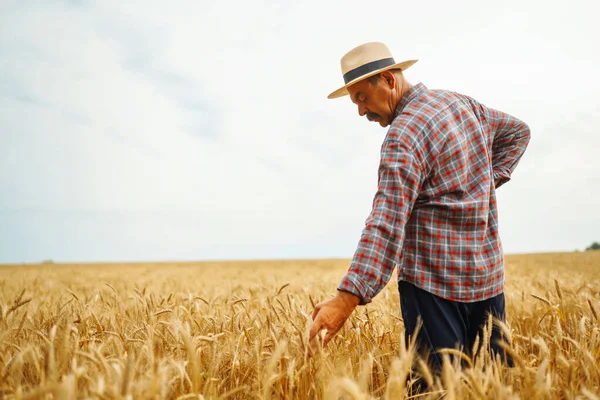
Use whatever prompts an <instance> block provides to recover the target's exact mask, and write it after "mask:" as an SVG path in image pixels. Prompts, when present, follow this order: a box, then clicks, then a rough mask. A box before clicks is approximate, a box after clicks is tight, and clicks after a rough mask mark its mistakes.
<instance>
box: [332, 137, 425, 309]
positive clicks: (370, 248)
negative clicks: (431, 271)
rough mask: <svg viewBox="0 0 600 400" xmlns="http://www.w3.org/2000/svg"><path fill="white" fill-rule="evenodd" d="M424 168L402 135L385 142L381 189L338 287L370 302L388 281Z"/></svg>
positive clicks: (380, 178)
mask: <svg viewBox="0 0 600 400" xmlns="http://www.w3.org/2000/svg"><path fill="white" fill-rule="evenodd" d="M421 177H422V169H421V167H420V163H419V162H418V160H417V159H416V157H415V155H414V152H413V150H412V149H411V148H410V145H409V144H408V143H404V142H403V141H402V140H400V139H399V138H398V137H393V138H391V139H387V140H386V141H385V142H384V144H383V145H382V149H381V160H380V165H379V172H378V184H377V192H376V194H375V198H374V200H373V208H372V211H371V213H370V215H369V217H368V218H367V220H366V222H365V227H364V229H363V231H362V235H361V238H360V240H359V243H358V247H357V249H356V252H355V254H354V257H353V259H352V262H351V264H350V267H349V269H348V272H347V273H346V275H345V276H344V278H343V279H342V281H341V283H340V285H339V286H338V290H340V291H345V292H349V293H352V294H353V295H355V296H357V297H358V298H359V299H360V302H359V304H360V305H365V304H367V303H370V302H371V300H372V298H373V297H375V296H376V295H377V294H378V293H379V292H380V291H381V290H382V289H383V288H384V287H385V285H386V284H387V283H388V281H389V279H390V277H391V275H392V273H393V270H394V265H395V263H396V262H397V259H398V256H399V253H400V249H401V248H402V242H403V240H404V227H405V225H406V223H407V221H408V219H409V218H410V213H411V211H412V208H413V205H414V203H415V201H416V199H417V196H418V194H419V190H420V187H421V184H422V179H421Z"/></svg>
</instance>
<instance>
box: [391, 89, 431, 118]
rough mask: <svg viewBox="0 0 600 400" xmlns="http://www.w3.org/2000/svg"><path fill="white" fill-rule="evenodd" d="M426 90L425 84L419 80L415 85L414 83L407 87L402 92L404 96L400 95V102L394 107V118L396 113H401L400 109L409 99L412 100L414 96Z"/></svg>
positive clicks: (401, 109)
mask: <svg viewBox="0 0 600 400" xmlns="http://www.w3.org/2000/svg"><path fill="white" fill-rule="evenodd" d="M427 90H428V89H427V86H425V85H424V84H422V83H421V82H419V83H417V84H416V85H414V86H413V87H411V88H410V89H408V91H407V92H406V93H404V96H402V98H401V99H400V102H399V103H398V106H397V107H396V112H395V113H394V118H395V117H397V116H398V115H400V114H401V113H402V111H403V110H404V108H406V106H407V105H408V104H409V103H410V102H411V101H413V100H414V99H415V98H417V97H418V96H420V95H421V94H423V93H425V92H426V91H427Z"/></svg>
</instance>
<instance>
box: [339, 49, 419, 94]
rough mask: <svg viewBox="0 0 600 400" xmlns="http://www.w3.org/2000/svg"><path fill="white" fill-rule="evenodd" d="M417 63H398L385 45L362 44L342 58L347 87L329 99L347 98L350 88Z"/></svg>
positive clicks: (412, 61)
mask: <svg viewBox="0 0 600 400" xmlns="http://www.w3.org/2000/svg"><path fill="white" fill-rule="evenodd" d="M416 62H417V60H408V61H403V62H401V63H396V61H395V60H394V58H393V57H392V53H391V52H390V50H389V49H388V48H387V46H386V45H385V44H383V43H380V42H370V43H365V44H362V45H360V46H358V47H355V48H354V49H352V50H350V51H349V52H348V53H346V54H345V55H344V57H342V60H341V64H342V75H343V76H344V83H345V85H344V86H342V87H341V88H339V89H337V90H336V91H334V92H333V93H331V94H330V95H329V96H327V98H328V99H335V98H336V97H342V96H345V95H347V94H348V90H347V88H348V86H351V85H353V84H355V83H356V82H358V81H361V80H363V79H366V78H368V77H370V76H373V75H376V74H378V73H380V72H383V71H387V70H389V69H401V70H405V69H407V68H408V67H410V66H411V65H413V64H414V63H416Z"/></svg>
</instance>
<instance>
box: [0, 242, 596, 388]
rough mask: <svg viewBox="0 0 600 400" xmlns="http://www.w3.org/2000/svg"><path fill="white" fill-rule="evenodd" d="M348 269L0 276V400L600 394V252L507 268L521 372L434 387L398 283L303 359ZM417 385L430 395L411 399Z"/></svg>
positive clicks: (16, 272)
mask: <svg viewBox="0 0 600 400" xmlns="http://www.w3.org/2000/svg"><path fill="white" fill-rule="evenodd" d="M347 265H348V261H347V260H320V261H269V262H220V263H156V264H122V265H121V264H87V265H61V264H54V265H35V266H32V265H23V266H3V267H0V292H1V295H0V296H1V297H0V399H37V398H42V399H44V398H54V399H56V398H61V399H62V398H94V399H121V398H122V399H126V398H133V399H142V398H143V399H202V398H205V399H209V398H210V399H213V398H214V399H216V398H220V399H225V398H228V399H253V398H254V399H280V398H281V399H306V398H311V399H313V398H319V399H320V398H325V399H340V398H348V399H374V398H382V399H392V398H403V397H404V398H438V397H439V396H441V395H445V398H448V399H468V398H496V399H519V398H520V399H530V398H566V399H575V398H587V399H598V398H600V396H599V394H598V393H599V392H600V367H599V365H600V321H599V320H598V310H600V279H599V277H600V252H586V253H572V254H544V255H521V256H509V257H507V291H506V297H507V313H508V321H507V324H506V325H502V324H501V329H503V331H504V333H505V334H506V335H507V336H508V337H510V338H511V345H510V346H508V347H507V348H506V350H507V351H508V352H509V353H510V354H511V355H513V357H514V358H515V363H516V366H515V367H514V368H511V369H507V368H505V367H504V366H503V365H502V364H501V363H500V360H494V359H491V358H490V357H489V356H488V355H487V353H486V352H484V351H480V352H475V351H474V352H473V354H474V356H473V357H472V358H468V357H467V356H466V355H463V354H458V357H454V360H455V361H454V362H450V360H451V359H450V358H449V356H450V355H452V354H453V353H454V355H457V354H455V352H453V351H447V352H446V354H444V357H445V358H446V359H447V360H448V362H447V364H446V365H445V366H444V368H443V371H442V373H441V374H440V375H439V376H434V375H432V373H431V371H429V369H428V367H427V365H426V364H425V363H424V362H423V361H422V360H421V359H419V357H417V356H416V355H415V354H414V351H413V348H412V346H409V348H405V346H404V337H403V334H402V331H403V323H402V319H401V317H400V315H401V314H400V309H399V298H398V292H397V286H396V285H395V284H394V282H391V283H390V284H389V285H388V286H387V287H386V289H385V290H384V291H383V292H382V293H381V294H380V295H379V296H378V297H376V299H375V300H374V302H373V303H371V304H369V305H368V306H366V307H359V308H358V309H357V311H356V312H355V313H354V314H353V315H352V316H351V318H350V319H349V320H348V322H347V323H346V324H345V326H344V328H343V329H342V330H341V331H340V332H339V334H338V335H337V336H336V337H335V339H334V340H332V341H331V343H330V344H329V346H328V347H327V348H326V349H323V350H322V351H321V352H320V353H319V354H317V355H316V356H314V357H309V356H308V354H307V353H308V352H307V338H308V327H309V325H310V321H311V314H312V310H313V307H314V304H315V303H316V302H318V301H320V300H323V299H326V298H328V297H329V296H332V295H333V294H334V293H335V287H336V286H337V283H338V282H339V280H340V278H341V276H342V274H343V273H344V272H345V270H346V268H347ZM492 323H494V322H493V321H491V320H490V321H489V324H488V326H487V328H486V330H485V331H486V332H487V334H485V335H484V336H483V337H482V338H480V339H478V342H477V344H476V346H475V347H476V349H477V348H478V347H485V346H487V344H488V343H489V332H491V328H492V326H491V324H492ZM461 359H462V361H463V362H462V365H463V367H461V365H459V364H461V363H460V361H461ZM465 365H466V367H465ZM419 376H421V377H423V379H424V380H426V381H427V382H428V383H429V384H432V386H433V389H432V392H431V393H429V394H427V395H418V396H419V397H417V395H413V394H411V393H412V392H411V389H412V383H413V382H414V381H415V380H416V378H417V377H419Z"/></svg>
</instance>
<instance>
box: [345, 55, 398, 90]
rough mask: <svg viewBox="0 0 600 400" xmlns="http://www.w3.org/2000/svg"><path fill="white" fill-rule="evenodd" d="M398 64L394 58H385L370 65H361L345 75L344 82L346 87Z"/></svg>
mask: <svg viewBox="0 0 600 400" xmlns="http://www.w3.org/2000/svg"><path fill="white" fill-rule="evenodd" d="M394 64H396V61H394V59H393V58H391V57H390V58H384V59H382V60H377V61H371V62H370V63H366V64H364V65H361V66H360V67H356V68H354V69H352V70H350V71H348V72H346V73H345V74H344V82H345V83H346V85H347V84H348V82H351V81H353V80H355V79H356V78H359V77H361V76H363V75H366V74H368V73H370V72H373V71H377V70H378V69H382V68H385V67H389V66H390V65H394Z"/></svg>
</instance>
